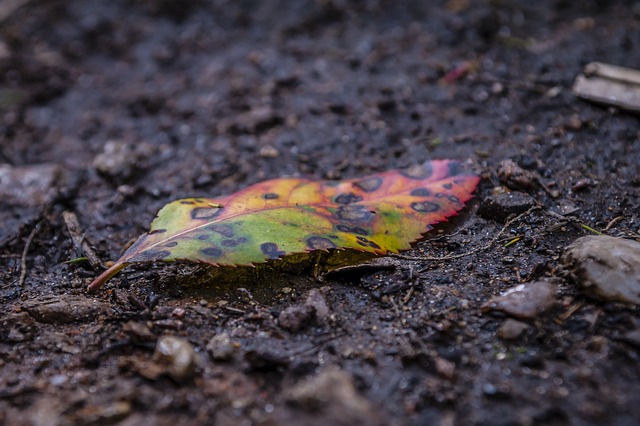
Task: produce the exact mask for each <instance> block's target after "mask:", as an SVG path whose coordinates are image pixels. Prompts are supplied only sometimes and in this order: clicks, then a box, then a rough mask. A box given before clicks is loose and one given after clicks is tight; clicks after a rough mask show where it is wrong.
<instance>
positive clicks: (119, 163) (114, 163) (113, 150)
mask: <svg viewBox="0 0 640 426" xmlns="http://www.w3.org/2000/svg"><path fill="white" fill-rule="evenodd" d="M137 161H138V154H137V153H136V152H135V151H134V150H133V148H131V146H130V145H129V144H127V143H124V142H120V141H107V143H105V145H104V148H103V150H102V152H101V153H100V154H98V155H96V157H95V158H94V160H93V167H95V168H96V170H97V171H98V172H100V173H101V174H103V175H105V176H109V177H111V178H113V179H116V180H123V179H127V178H129V177H131V175H133V172H134V171H135V167H136V163H137Z"/></svg>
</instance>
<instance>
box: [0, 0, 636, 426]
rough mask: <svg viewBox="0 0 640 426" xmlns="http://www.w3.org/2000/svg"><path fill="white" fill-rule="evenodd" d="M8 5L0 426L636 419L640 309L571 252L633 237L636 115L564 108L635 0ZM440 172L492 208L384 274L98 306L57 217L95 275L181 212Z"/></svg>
mask: <svg viewBox="0 0 640 426" xmlns="http://www.w3.org/2000/svg"><path fill="white" fill-rule="evenodd" d="M13 3H14V2H5V3H3V4H2V5H0V19H2V21H1V22H0V163H1V165H0V194H1V195H2V197H0V206H1V209H0V265H1V268H0V277H1V278H2V287H1V289H0V290H1V293H0V297H1V300H0V303H1V308H2V309H1V312H2V314H1V316H0V367H1V369H0V423H4V424H13V425H18V424H30V425H57V424H60V425H67V424H124V425H133V424H140V423H141V422H143V420H144V421H145V422H146V423H147V424H159V425H163V424H216V425H233V424H247V425H248V424H257V425H275V424H278V425H289V424H290V425H300V424H310V425H316V424H317V425H324V424H341V425H351V424H391V425H422V424H441V425H452V424H474V425H483V424H492V425H496V424H504V425H506V424H518V425H534V424H545V425H549V424H572V425H588V424H610V425H632V424H637V419H638V418H640V368H639V367H638V362H639V357H640V331H638V330H639V329H640V315H639V314H640V311H639V310H638V307H637V306H636V305H634V304H632V303H631V304H622V303H616V302H612V301H606V300H605V301H603V300H596V299H592V298H589V297H588V296H587V295H585V293H584V292H583V291H582V290H581V289H580V287H579V286H578V285H577V284H578V283H576V280H575V278H574V279H571V277H572V276H575V274H572V270H573V265H571V264H569V265H567V264H566V261H565V258H562V257H561V256H562V254H563V252H564V250H565V248H566V247H567V246H568V245H569V244H571V243H572V242H574V241H575V240H576V239H577V238H579V237H581V236H584V235H589V234H591V231H589V230H588V229H586V228H585V226H587V227H590V228H592V229H594V230H597V231H600V232H604V233H605V234H607V235H610V236H614V237H623V238H625V239H626V240H631V241H632V240H634V239H635V240H637V239H639V238H640V235H639V232H640V217H639V212H640V178H639V177H638V176H639V175H640V174H639V172H640V134H639V130H638V129H639V126H638V124H639V120H638V117H637V116H633V115H630V114H627V113H624V112H620V111H617V110H614V109H610V108H607V107H602V106H594V105H591V104H588V103H585V102H583V101H581V100H578V99H577V98H576V97H575V96H574V95H573V94H572V92H571V85H572V82H573V80H574V78H575V76H576V75H577V74H578V73H579V72H580V71H581V69H582V67H583V66H584V65H585V64H586V63H588V62H591V61H594V60H598V61H602V62H608V63H614V64H618V65H623V66H630V67H635V68H638V67H640V63H639V62H638V54H637V53H638V49H640V10H639V8H638V3H637V2H634V1H626V2H625V1H616V2H601V1H589V2H581V3H582V4H580V5H578V2H575V3H574V2H567V1H561V0H557V1H551V0H548V1H539V2H535V4H531V3H530V2H524V1H504V2H467V1H442V2H425V1H406V2H385V1H365V2H348V1H339V0H335V1H320V0H318V1H296V2H293V1H292V2H285V1H265V2H248V1H234V2H231V1H214V2H207V1H204V0H202V1H192V2H187V3H185V2H179V1H174V0H163V1H146V0H130V1H113V2H102V1H82V2H81V1H70V2H67V1H38V0H32V1H27V2H23V3H25V4H24V5H23V6H22V7H21V8H18V9H16V10H12V11H11V12H12V13H11V14H8V15H7V11H8V10H9V9H8V8H9V7H10V6H9V5H10V4H13ZM15 3H17V2H15ZM429 158H455V159H459V160H460V161H462V162H464V163H465V165H466V167H468V168H469V169H470V170H474V171H475V172H477V173H478V174H479V175H481V176H482V181H481V183H480V185H479V187H478V190H477V192H476V196H475V198H474V199H473V200H472V201H471V202H470V203H469V205H468V208H467V209H466V210H465V211H464V212H463V213H462V214H461V215H460V216H458V217H456V218H455V219H453V220H451V221H450V222H449V223H447V224H445V225H444V226H439V227H438V228H436V229H435V230H434V231H432V232H430V233H429V234H427V236H426V238H425V239H424V240H423V241H421V242H419V243H417V244H416V245H415V249H414V250H411V251H409V252H407V253H405V254H406V255H407V256H408V257H406V258H398V257H395V258H391V261H389V262H388V264H387V265H386V266H384V267H371V268H369V269H360V270H356V271H348V272H346V271H345V272H338V273H334V274H333V275H329V276H326V277H324V278H323V279H322V280H321V281H320V280H317V279H314V278H313V276H312V274H311V272H310V271H309V269H308V268H307V269H304V268H301V269H302V270H301V271H284V272H283V271H273V270H271V269H269V268H261V269H258V270H257V271H253V272H252V271H248V272H247V271H239V272H237V274H238V275H237V279H236V278H234V277H236V276H235V275H233V274H236V272H234V271H231V272H229V273H228V274H227V273H226V272H223V275H224V279H217V278H216V274H219V273H220V272H219V271H218V272H216V273H212V272H211V271H210V270H208V269H206V268H203V267H200V266H192V265H173V266H161V265H150V266H141V267H137V268H131V269H129V270H126V271H125V272H123V273H122V274H121V275H119V276H117V277H115V278H114V279H112V280H111V281H110V282H109V283H108V284H107V285H106V286H105V287H104V288H103V289H102V291H100V292H99V293H97V294H94V295H90V294H87V293H86V291H85V288H86V285H87V284H88V283H89V282H91V280H92V279H93V278H94V277H95V276H96V275H97V274H98V273H99V272H100V271H101V268H100V267H99V266H98V267H96V268H93V267H91V265H90V264H88V263H86V262H85V263H82V262H80V263H64V262H66V261H68V260H71V259H74V258H77V257H79V256H81V255H82V253H79V252H78V251H77V250H76V248H75V247H74V244H73V242H72V239H71V235H70V232H69V229H68V225H67V222H65V220H64V219H63V215H62V212H63V211H72V212H75V214H76V216H77V218H78V221H79V225H80V227H81V233H82V235H80V240H82V236H84V238H85V239H86V241H87V242H89V243H90V244H91V246H92V247H94V248H95V251H96V253H97V254H98V256H99V261H102V262H105V261H107V260H115V259H116V258H118V257H119V255H120V252H121V249H122V247H123V246H125V245H126V244H127V243H128V242H130V241H131V240H132V239H134V238H136V237H137V236H138V235H140V234H141V233H142V232H144V231H145V230H146V229H148V226H149V223H150V221H151V220H152V219H153V217H154V215H155V214H156V212H157V211H158V209H160V208H161V207H162V206H163V205H164V204H166V203H167V202H169V201H172V200H174V199H177V198H181V197H185V196H209V197H211V196H217V195H221V194H228V193H231V192H233V191H236V190H238V189H240V188H242V187H245V186H247V185H249V184H252V183H255V182H258V181H261V180H264V179H268V178H275V177H282V176H300V177H312V178H325V179H338V178H348V177H356V176H362V175H365V174H368V173H373V172H377V171H382V170H386V169H390V168H402V167H409V166H411V165H415V164H419V163H422V162H424V161H425V160H427V159H429ZM507 192H508V194H507ZM532 207H533V209H531V208H532ZM523 212H524V214H523V215H522V216H520V217H518V218H517V219H515V220H512V218H513V217H514V216H515V215H518V214H521V213H523ZM505 222H506V223H507V224H508V226H506V228H504V230H503V227H504V225H505ZM583 225H584V226H583ZM501 230H502V233H500V232H501ZM25 247H26V248H27V250H25ZM465 253H468V255H466V256H458V255H462V254H465ZM23 263H24V265H23ZM294 272H299V273H294ZM211 277H214V278H211ZM229 277H231V278H229ZM523 283H524V284H525V286H524V287H523V288H518V286H519V285H520V284H523ZM510 289H517V291H516V293H515V294H516V295H515V296H514V293H511V295H510V296H509V295H507V296H503V297H501V298H497V299H495V298H494V297H496V296H497V295H500V294H502V293H504V292H505V291H507V290H510ZM634 333H635V334H634Z"/></svg>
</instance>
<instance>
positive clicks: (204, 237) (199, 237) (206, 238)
mask: <svg viewBox="0 0 640 426" xmlns="http://www.w3.org/2000/svg"><path fill="white" fill-rule="evenodd" d="M198 239H199V240H201V241H205V240H208V239H209V234H200V235H198Z"/></svg>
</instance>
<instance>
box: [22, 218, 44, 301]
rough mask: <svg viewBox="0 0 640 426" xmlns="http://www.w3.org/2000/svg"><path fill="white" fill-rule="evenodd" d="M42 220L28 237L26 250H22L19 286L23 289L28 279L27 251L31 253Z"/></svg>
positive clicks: (25, 245)
mask: <svg viewBox="0 0 640 426" xmlns="http://www.w3.org/2000/svg"><path fill="white" fill-rule="evenodd" d="M41 223H42V222H38V223H36V226H34V227H33V229H32V230H31V233H30V234H29V236H28V237H27V242H26V243H25V244H24V250H22V258H21V260H20V278H19V279H18V287H19V288H20V289H22V287H24V283H25V281H26V279H27V253H29V248H30V247H31V243H32V242H33V238H34V237H35V236H36V234H37V233H38V230H39V229H40V224H41Z"/></svg>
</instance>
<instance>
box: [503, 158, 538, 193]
mask: <svg viewBox="0 0 640 426" xmlns="http://www.w3.org/2000/svg"><path fill="white" fill-rule="evenodd" d="M498 178H499V179H500V182H502V183H503V184H504V185H505V186H507V187H508V188H511V189H532V188H535V187H536V186H537V182H538V180H539V179H538V176H537V175H536V174H535V173H533V172H530V171H528V170H525V169H523V168H522V167H520V166H519V165H517V164H516V163H515V162H514V161H513V160H504V161H502V162H500V164H499V165H498Z"/></svg>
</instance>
